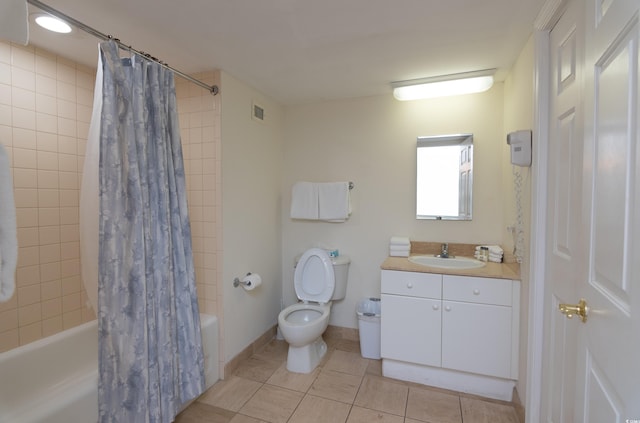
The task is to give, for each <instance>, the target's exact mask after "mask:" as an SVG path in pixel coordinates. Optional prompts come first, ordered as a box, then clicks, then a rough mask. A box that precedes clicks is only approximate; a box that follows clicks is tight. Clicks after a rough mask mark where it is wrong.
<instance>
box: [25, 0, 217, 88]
mask: <svg viewBox="0 0 640 423" xmlns="http://www.w3.org/2000/svg"><path fill="white" fill-rule="evenodd" d="M27 3H29V4H31V5H33V6H35V7H37V8H38V9H40V10H43V11H45V12H47V13H49V14H50V15H53V16H55V17H57V18H59V19H62V20H63V21H66V22H67V23H69V24H71V25H73V26H75V27H77V28H79V29H81V30H82V31H84V32H86V33H88V34H91V35H93V36H94V37H97V38H100V39H102V40H113V41H115V42H116V43H117V44H118V47H120V48H123V49H126V50H129V51H131V52H133V53H136V54H139V55H140V56H143V57H144V58H146V59H148V60H151V61H153V62H156V63H158V64H159V65H160V66H162V67H163V68H165V69H168V70H170V71H172V72H173V73H175V74H176V75H178V76H180V77H182V78H184V79H186V80H188V81H190V82H193V83H194V84H196V85H199V86H201V87H202V88H204V89H206V90H207V91H209V92H210V93H211V94H213V95H216V94H218V91H219V90H218V86H217V85H208V84H205V83H204V82H202V81H199V80H197V79H195V78H193V77H191V76H189V75H187V74H186V73H183V72H180V71H179V70H177V69H174V68H172V67H171V66H169V65H167V64H166V63H164V62H162V61H160V60H158V59H157V58H155V57H153V56H151V55H150V54H148V53H145V52H143V51H139V50H136V49H135V48H133V47H131V46H128V45H126V44H124V43H123V42H122V41H120V40H119V39H117V38H115V37H113V36H111V35H107V34H104V33H102V32H100V31H98V30H97V29H95V28H92V27H90V26H89V25H85V24H84V23H82V22H80V21H78V20H75V19H74V18H72V17H71V16H68V15H65V14H64V13H62V12H60V11H59V10H56V9H54V8H53V7H51V6H48V5H46V4H44V3H41V2H40V1H38V0H27Z"/></svg>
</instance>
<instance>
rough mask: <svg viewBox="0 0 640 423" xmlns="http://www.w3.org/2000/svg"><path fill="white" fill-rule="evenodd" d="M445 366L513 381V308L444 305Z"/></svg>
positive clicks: (466, 304) (443, 342)
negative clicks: (510, 378)
mask: <svg viewBox="0 0 640 423" xmlns="http://www.w3.org/2000/svg"><path fill="white" fill-rule="evenodd" d="M442 307H443V309H444V310H443V313H442V367H445V368H448V369H453V370H462V371H465V372H470V373H478V374H483V375H489V376H497V377H503V378H509V377H510V372H511V312H512V311H511V307H505V306H495V305H486V304H473V303H461V302H456V301H443V302H442Z"/></svg>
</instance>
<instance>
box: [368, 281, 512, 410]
mask: <svg viewBox="0 0 640 423" xmlns="http://www.w3.org/2000/svg"><path fill="white" fill-rule="evenodd" d="M381 301H382V304H381V306H382V311H381V350H380V351H381V356H382V358H383V374H385V376H390V377H395V378H399V379H403V380H410V381H413V382H418V383H424V384H427V385H432V386H439V387H443V388H446V389H455V390H460V391H465V392H472V393H476V394H478V395H484V396H488V397H492V398H497V399H504V400H510V399H511V390H512V389H513V385H514V381H515V380H516V379H517V377H518V342H519V339H518V329H519V301H520V283H519V281H516V280H510V279H496V278H483V277H471V276H457V275H441V274H434V273H420V272H407V271H398V270H382V274H381Z"/></svg>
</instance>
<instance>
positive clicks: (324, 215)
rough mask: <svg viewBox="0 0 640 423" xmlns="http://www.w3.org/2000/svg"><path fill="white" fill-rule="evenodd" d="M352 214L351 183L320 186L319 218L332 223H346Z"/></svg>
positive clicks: (322, 184) (323, 184)
mask: <svg viewBox="0 0 640 423" xmlns="http://www.w3.org/2000/svg"><path fill="white" fill-rule="evenodd" d="M350 214H351V200H350V194H349V182H325V183H321V184H318V218H319V219H320V220H327V221H330V222H344V221H345V220H347V219H348V218H349V215H350Z"/></svg>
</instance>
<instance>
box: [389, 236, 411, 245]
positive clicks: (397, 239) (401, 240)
mask: <svg viewBox="0 0 640 423" xmlns="http://www.w3.org/2000/svg"><path fill="white" fill-rule="evenodd" d="M389 245H409V246H410V245H411V241H409V238H407V237H404V236H392V237H391V240H389Z"/></svg>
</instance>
